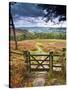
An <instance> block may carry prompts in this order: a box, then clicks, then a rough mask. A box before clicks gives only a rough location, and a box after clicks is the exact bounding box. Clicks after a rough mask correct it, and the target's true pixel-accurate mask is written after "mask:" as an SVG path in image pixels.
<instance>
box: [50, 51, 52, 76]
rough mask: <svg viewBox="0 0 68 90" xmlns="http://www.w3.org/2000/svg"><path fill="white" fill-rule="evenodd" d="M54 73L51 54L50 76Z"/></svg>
mask: <svg viewBox="0 0 68 90" xmlns="http://www.w3.org/2000/svg"><path fill="white" fill-rule="evenodd" d="M52 73H53V52H50V75H52Z"/></svg>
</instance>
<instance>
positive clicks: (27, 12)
mask: <svg viewBox="0 0 68 90" xmlns="http://www.w3.org/2000/svg"><path fill="white" fill-rule="evenodd" d="M11 13H12V16H13V21H14V24H15V27H66V21H61V22H60V23H59V18H60V16H58V17H56V18H54V19H53V21H54V22H56V23H55V24H54V23H53V22H51V20H49V21H48V22H45V20H46V19H47V18H46V17H44V15H45V14H47V11H46V9H45V10H42V9H41V8H39V7H38V6H37V4H31V3H16V4H14V5H12V6H11ZM43 17H44V18H43Z"/></svg>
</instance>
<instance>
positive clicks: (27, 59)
mask: <svg viewBox="0 0 68 90" xmlns="http://www.w3.org/2000/svg"><path fill="white" fill-rule="evenodd" d="M23 55H24V58H25V63H26V69H27V71H28V69H29V58H28V57H29V56H28V51H23Z"/></svg>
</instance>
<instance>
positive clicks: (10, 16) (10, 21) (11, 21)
mask: <svg viewBox="0 0 68 90" xmlns="http://www.w3.org/2000/svg"><path fill="white" fill-rule="evenodd" d="M11 5H14V3H13V4H12V3H11V2H10V3H9V30H11V28H10V26H12V29H13V34H14V40H15V49H17V40H16V33H15V26H14V23H13V17H12V13H11Z"/></svg>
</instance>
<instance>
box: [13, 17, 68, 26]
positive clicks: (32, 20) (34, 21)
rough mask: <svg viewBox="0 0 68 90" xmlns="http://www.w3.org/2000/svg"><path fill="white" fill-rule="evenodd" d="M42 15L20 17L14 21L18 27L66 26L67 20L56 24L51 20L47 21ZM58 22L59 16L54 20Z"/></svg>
mask: <svg viewBox="0 0 68 90" xmlns="http://www.w3.org/2000/svg"><path fill="white" fill-rule="evenodd" d="M45 19H46V18H44V19H42V17H19V18H18V19H16V20H15V21H14V24H15V26H16V27H66V21H61V22H60V23H59V24H57V23H56V24H54V23H53V22H51V21H50V20H49V21H48V22H47V23H46V22H45ZM54 21H55V22H56V21H57V22H58V18H56V19H55V20H54Z"/></svg>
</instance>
